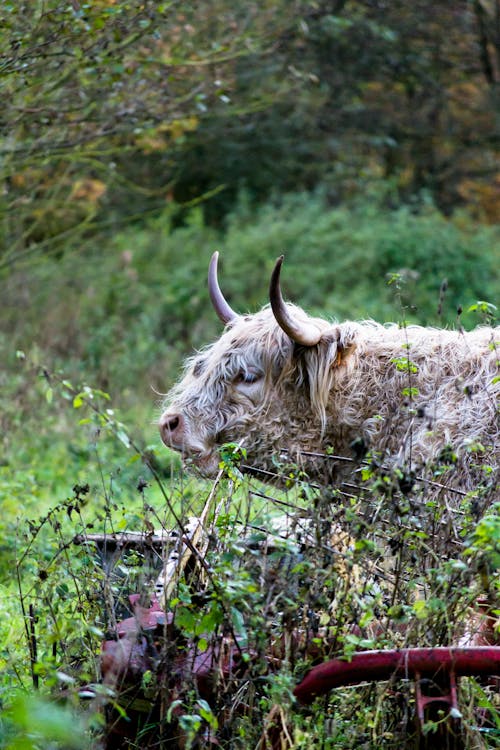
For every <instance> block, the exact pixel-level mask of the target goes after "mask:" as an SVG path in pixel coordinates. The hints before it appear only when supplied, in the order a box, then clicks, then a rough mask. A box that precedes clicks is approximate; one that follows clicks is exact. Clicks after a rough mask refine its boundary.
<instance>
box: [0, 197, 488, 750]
mask: <svg viewBox="0 0 500 750" xmlns="http://www.w3.org/2000/svg"><path fill="white" fill-rule="evenodd" d="M215 247H218V249H219V250H220V251H221V257H222V261H223V274H224V288H225V292H226V294H227V297H228V299H229V300H230V302H231V304H233V305H234V307H235V308H236V309H238V310H245V309H248V308H256V307H260V306H261V304H263V303H265V302H266V289H267V285H268V277H269V272H270V269H271V266H272V264H273V262H274V259H275V257H276V256H277V255H280V254H281V253H282V252H283V250H285V252H286V255H287V279H286V285H287V288H286V293H287V296H288V297H290V298H294V299H296V300H297V301H300V303H301V304H303V305H304V307H306V308H307V309H308V310H309V312H313V313H314V312H315V313H320V314H323V315H325V314H327V315H332V316H333V315H336V316H338V317H344V316H346V317H350V318H360V317H361V318H362V317H366V316H373V317H375V318H378V319H380V320H384V319H385V320H386V319H390V318H394V315H393V299H394V295H395V293H396V296H397V297H398V298H399V304H400V307H401V311H402V313H403V317H404V319H405V320H406V319H408V320H416V321H419V322H429V323H434V322H437V323H440V324H449V323H451V322H453V321H455V319H456V318H457V315H458V317H459V320H460V324H463V325H464V326H465V327H472V326H473V325H475V324H476V323H477V322H480V321H481V319H483V318H484V319H486V320H487V318H488V316H489V315H490V314H491V312H492V308H491V306H488V305H487V304H486V303H485V302H480V303H477V304H476V305H475V309H474V304H472V303H473V302H474V301H475V300H476V299H477V298H478V297H479V298H481V299H482V300H484V299H495V298H496V297H497V296H498V267H500V264H499V263H498V260H499V248H500V243H499V238H498V230H497V229H495V228H485V227H478V226H477V225H476V224H474V223H473V222H471V221H470V219H468V218H467V217H465V216H462V217H461V216H457V217H455V218H454V219H451V220H450V219H444V218H443V217H442V216H440V215H439V214H438V213H437V212H436V211H435V210H434V209H433V208H432V206H427V207H424V208H421V207H420V209H419V212H418V213H417V212H412V210H410V209H409V208H399V209H395V210H394V211H392V212H386V213H381V212H380V211H379V210H378V208H377V204H376V202H374V204H373V206H371V205H369V204H368V202H365V203H364V204H359V205H353V206H350V207H346V206H343V207H333V208H332V207H328V206H327V204H326V202H325V200H324V199H323V197H322V196H321V195H316V196H310V195H309V196H305V195H298V196H297V195H296V196H288V197H284V198H279V199H278V198H277V199H276V200H275V201H274V203H270V204H269V205H268V206H267V207H264V208H261V209H259V210H258V211H257V212H256V213H252V212H250V211H249V210H248V209H247V207H246V205H245V201H244V198H242V200H241V202H240V205H239V207H238V208H237V209H236V210H235V212H234V214H233V215H232V216H231V217H230V218H229V220H228V224H227V227H226V229H225V231H224V232H216V231H215V230H213V229H208V228H206V227H204V226H203V223H202V220H201V212H197V211H193V212H192V214H191V215H190V217H189V220H188V221H187V223H186V225H185V226H183V227H180V228H177V229H175V230H173V229H172V227H171V224H170V219H169V216H167V215H164V216H162V217H160V218H158V219H156V220H155V221H153V222H151V223H150V224H149V225H148V226H146V227H143V228H137V229H136V230H135V231H134V232H133V233H129V234H127V235H121V234H117V235H116V236H114V237H113V238H110V239H109V243H108V244H107V245H106V247H105V248H104V251H103V248H102V247H101V246H99V247H97V246H94V245H93V240H92V238H88V240H87V241H86V244H85V245H83V246H82V250H81V253H80V254H79V255H71V256H70V255H68V256H64V255H63V256H62V257H58V258H55V257H50V255H49V256H46V257H41V258H39V259H38V263H36V264H34V263H32V264H31V265H30V266H29V267H25V268H23V267H21V266H20V267H18V268H16V269H14V270H13V271H12V272H11V273H10V274H9V275H8V276H6V277H4V278H3V279H2V310H1V316H2V332H1V333H0V346H1V347H2V352H3V355H4V356H3V369H2V370H1V371H0V379H1V380H0V385H1V407H2V408H1V411H0V427H1V436H2V438H1V440H2V442H1V445H2V457H1V459H0V481H1V495H2V496H1V507H2V515H1V517H0V532H1V534H0V614H1V617H0V672H1V677H0V706H1V708H2V712H1V718H0V744H2V746H5V747H8V748H11V750H13V749H14V748H18V749H19V748H24V749H27V750H29V749H30V748H33V750H38V748H65V747H75V748H97V747H99V746H102V745H103V743H104V742H107V743H108V746H109V747H110V748H111V747H112V746H113V743H115V746H116V747H126V744H125V742H126V741H125V740H124V739H123V736H122V735H120V734H119V733H118V730H120V731H122V730H123V731H125V732H127V733H128V737H129V740H128V742H129V746H130V747H131V748H132V747H137V748H139V747H141V748H146V747H153V746H158V744H159V743H160V741H161V742H164V744H165V746H167V745H168V743H170V745H168V746H175V743H177V744H178V745H179V746H180V744H179V743H180V742H181V741H182V742H183V743H184V746H186V747H195V746H199V747H203V746H208V745H209V744H210V742H212V741H213V740H217V742H219V743H220V745H221V746H222V747H234V748H238V747H241V748H242V749H243V748H248V747H255V748H257V747H259V748H261V750H264V748H267V747H272V746H273V743H277V742H282V743H283V746H284V747H286V746H289V747H294V748H304V750H305V748H309V747H318V748H319V747H321V748H329V747H331V748H333V747H335V748H340V749H342V748H345V749H347V748H353V749H354V748H361V747H363V748H379V747H380V748H390V747H397V746H400V747H403V746H404V747H408V748H410V747H413V746H415V743H416V742H417V728H416V727H417V726H418V725H417V723H416V722H415V698H414V691H413V684H412V682H411V681H409V680H403V681H395V680H389V681H388V682H380V683H377V684H375V683H372V684H366V685H363V686H361V687H359V686H358V687H345V686H344V687H339V688H337V689H335V690H333V691H332V692H331V693H330V694H329V695H328V696H326V697H323V698H321V699H318V700H317V701H316V702H315V703H313V705H312V707H301V706H299V705H298V704H297V702H296V700H295V699H294V698H293V696H292V692H293V688H294V686H295V685H296V684H297V682H298V681H299V680H300V679H301V676H302V675H303V674H304V673H305V672H306V671H307V669H308V668H309V667H310V666H311V664H314V663H316V662H319V661H324V660H325V659H328V658H330V657H334V656H342V657H343V658H346V659H349V658H351V657H352V656H353V655H354V654H355V653H356V651H357V650H358V649H363V648H365V649H366V648H369V649H374V648H394V647H397V648H404V647H407V646H413V645H429V646H434V645H440V644H446V645H448V644H451V643H458V642H460V640H461V639H462V640H464V639H467V638H470V637H472V634H473V632H474V631H477V630H478V628H479V629H481V627H482V626H481V622H482V621H483V620H482V618H483V614H484V613H483V612H482V610H481V606H482V604H481V600H485V599H487V601H488V602H489V604H488V606H489V608H490V609H491V612H492V614H493V616H494V617H497V616H498V607H499V603H498V568H499V565H500V560H499V555H500V552H499V544H500V529H499V526H498V515H497V514H496V512H495V508H493V509H490V510H489V511H488V512H487V513H486V515H485V516H484V517H482V518H480V517H479V516H478V514H477V513H476V512H475V506H474V504H473V502H472V500H470V499H468V498H465V499H464V500H463V503H462V505H463V507H462V510H463V514H462V515H461V516H460V517H459V518H458V519H457V520H456V526H453V524H452V527H450V519H449V517H448V516H446V518H445V517H444V516H445V511H444V510H443V509H442V508H440V507H438V506H437V505H434V506H433V507H432V508H429V507H427V506H426V503H425V492H423V493H422V488H420V490H419V492H420V494H419V495H416V494H415V487H414V486H413V484H412V483H411V482H410V483H405V481H404V477H401V476H395V475H394V474H391V473H390V472H387V471H384V469H383V467H378V466H374V465H370V464H365V465H364V466H363V470H362V473H360V474H358V475H356V478H355V482H354V484H355V490H352V488H346V487H344V488H336V489H335V490H334V489H320V488H317V487H313V486H311V485H310V484H309V483H308V482H307V478H306V477H304V476H301V475H300V472H299V473H298V472H297V471H294V470H293V469H292V468H291V467H284V466H277V472H278V473H281V474H282V475H283V476H282V485H283V486H282V489H280V490H277V489H272V490H270V489H269V487H267V486H265V485H263V484H262V483H260V482H258V481H257V480H256V479H248V478H243V477H242V476H241V475H240V473H239V469H238V463H239V460H238V457H237V456H235V454H234V452H233V451H232V449H231V447H230V446H229V447H228V448H227V450H226V451H225V452H224V453H223V455H222V457H221V460H222V464H223V465H222V467H221V477H220V479H219V481H218V482H217V483H215V484H214V485H212V484H208V483H206V482H203V481H201V480H199V479H196V478H193V477H192V476H190V475H186V474H185V473H184V472H183V469H182V467H181V465H180V461H179V459H178V458H177V457H176V456H174V455H173V454H172V453H171V452H169V451H167V450H166V449H165V448H161V449H159V438H158V436H157V429H156V426H155V424H154V408H153V407H152V404H153V402H154V401H155V400H156V399H157V398H158V395H157V393H155V391H156V392H158V391H161V390H163V389H166V388H167V387H168V386H169V385H170V384H171V383H172V381H173V379H174V377H175V376H176V373H177V371H178V369H179V362H180V360H181V358H182V356H183V355H184V354H185V353H186V352H187V351H190V350H191V349H192V347H193V346H195V347H196V346H199V345H201V344H202V343H206V341H207V340H210V339H211V338H213V337H214V336H215V335H216V334H217V332H218V330H219V327H218V323H217V321H216V319H215V315H212V314H207V310H208V306H209V303H208V297H207V293H206V290H205V285H204V283H203V282H200V279H203V276H204V273H205V271H204V269H205V268H206V265H207V259H208V258H209V256H210V254H211V252H212V251H213V250H214V248H215ZM387 278H389V280H390V281H391V282H392V283H391V284H390V285H389V286H387V283H386V282H387ZM444 278H446V279H447V282H446V283H443V280H444ZM401 311H400V312H401ZM478 313H479V317H478ZM399 316H400V315H399ZM396 317H398V316H396ZM403 364H404V363H403ZM86 383H88V384H86ZM131 424H133V425H134V428H133V429H130V425H131ZM442 469H443V467H442V465H441V466H436V467H435V476H436V479H437V480H438V481H439V477H440V476H441V473H440V472H442ZM388 488H389V489H390V491H388ZM200 516H203V525H202V527H199V528H198V527H197V526H196V522H193V521H191V520H190V519H192V518H193V517H194V518H199V517H200ZM430 519H431V520H432V524H433V527H432V529H431V528H429V523H430ZM193 523H194V526H193ZM445 528H446V534H444V533H443V529H445ZM132 532H134V533H135V534H136V535H137V536H135V537H134V536H133V533H132ZM159 532H161V534H160V533H159ZM120 534H122V535H127V534H128V535H130V537H126V536H123V537H119V536H118V537H117V535H120ZM193 534H195V537H193ZM157 537H158V538H157ZM117 538H118V539H120V538H122V539H129V541H128V542H127V543H126V544H125V543H124V545H122V547H120V544H119V543H118V545H117V541H116V540H117ZM99 539H101V541H99ZM102 540H104V541H102ZM186 540H187V542H186ZM193 540H194V541H193ZM184 553H186V554H184ZM169 556H171V557H169ZM169 559H170V562H171V565H170V567H169V568H168V570H169V575H170V577H169V578H168V580H163V581H161V582H160V581H159V580H158V579H159V576H160V573H161V571H162V570H163V569H164V568H165V562H166V561H169ZM165 569H166V568H165ZM134 593H136V594H139V595H140V597H141V599H140V605H141V606H144V607H145V608H147V607H148V606H149V603H150V600H151V597H152V596H153V595H156V596H157V597H158V598H159V600H160V604H159V609H160V610H161V611H162V612H164V613H165V615H164V617H163V619H162V617H161V615H159V616H158V617H159V620H158V627H157V629H156V630H153V631H152V632H151V631H148V632H147V633H146V635H145V636H144V637H145V641H144V643H143V646H144V650H143V651H141V652H139V653H138V654H135V656H137V659H138V663H137V669H136V672H135V673H134V674H133V675H132V676H131V675H130V674H129V675H127V674H126V673H124V672H123V670H122V671H121V672H120V670H118V672H117V674H115V675H114V676H113V675H110V674H109V673H108V677H109V679H104V680H103V679H102V677H103V671H104V673H106V670H105V669H103V663H102V660H101V645H102V642H103V641H105V640H107V641H110V642H115V643H116V642H117V641H116V640H115V639H116V632H117V627H118V628H119V627H120V623H122V622H123V620H124V619H126V618H127V617H128V616H131V614H132V611H133V606H132V604H131V603H130V601H129V598H128V597H129V595H130V594H134ZM478 601H479V605H478ZM169 613H170V614H169ZM136 614H137V610H136ZM469 631H470V632H469ZM140 642H141V643H142V641H140ZM221 646H223V647H224V648H225V649H226V651H224V654H225V655H226V656H225V658H226V657H227V659H226V661H227V664H228V665H229V666H230V667H231V668H230V669H229V672H224V670H222V671H220V670H219V671H218V672H217V674H216V676H215V677H214V675H213V674H211V676H210V678H209V679H208V681H207V683H208V684H207V685H205V686H202V685H201V684H200V680H199V679H198V677H197V675H198V676H199V674H198V673H197V671H196V669H194V668H193V664H199V663H200V661H201V663H203V658H204V656H203V655H205V656H206V658H207V659H209V660H210V661H212V660H213V661H215V662H216V663H217V664H220V656H221V653H220V649H221ZM141 660H142V661H141ZM167 673H168V674H169V675H171V676H172V678H171V679H166V678H165V675H166V674H167ZM131 677H132V679H131ZM214 680H215V682H214ZM459 702H460V708H461V711H462V712H463V717H462V727H463V732H464V737H465V743H466V747H468V748H486V747H498V746H499V745H500V738H499V732H500V719H499V716H498V694H496V693H495V692H494V690H493V689H492V686H491V685H490V684H489V683H488V682H487V681H482V680H475V679H473V678H464V679H462V680H461V682H460V696H459ZM134 722H135V723H134ZM438 723H439V722H438ZM442 725H443V722H441V723H440V725H439V726H436V727H434V726H430V725H429V726H427V731H428V732H429V736H431V737H438V736H440V735H439V732H440V731H441V729H442ZM115 729H116V730H117V732H115V731H114V730H115ZM436 733H437V734H436ZM179 737H181V739H179ZM172 743H174V744H172ZM286 743H288V745H287V744H286ZM412 743H413V745H412ZM429 747H432V744H431V745H429Z"/></svg>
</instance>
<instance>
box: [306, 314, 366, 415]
mask: <svg viewBox="0 0 500 750" xmlns="http://www.w3.org/2000/svg"><path fill="white" fill-rule="evenodd" d="M354 348H355V344H354V341H353V337H352V336H346V335H345V332H344V331H343V330H342V328H341V327H340V326H338V327H332V329H331V330H330V331H328V332H325V333H324V334H323V335H322V337H321V339H320V340H319V342H318V343H317V344H316V345H315V346H311V347H301V351H300V353H299V352H297V354H298V355H299V357H300V359H301V362H302V369H303V371H305V372H304V374H305V377H304V381H305V382H307V384H308V387H309V397H310V401H311V406H312V408H313V410H314V411H316V413H317V414H318V416H319V417H320V419H321V421H322V422H323V423H324V420H325V419H326V408H327V404H328V400H329V397H330V392H331V390H332V388H333V387H334V383H335V381H336V380H337V378H338V377H339V374H340V373H339V368H340V369H341V368H343V367H344V366H345V365H347V363H348V361H349V358H350V356H351V354H352V352H353V351H354Z"/></svg>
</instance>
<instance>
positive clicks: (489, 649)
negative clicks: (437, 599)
mask: <svg viewBox="0 0 500 750" xmlns="http://www.w3.org/2000/svg"><path fill="white" fill-rule="evenodd" d="M452 674H453V675H455V676H466V675H469V676H472V675H477V676H480V675H500V646H478V647H470V648H458V647H457V648H454V647H439V648H405V649H395V650H388V651H361V652H359V653H356V654H354V655H353V657H352V659H351V661H345V660H343V659H332V660H331V661H327V662H325V663H324V664H319V665H318V666H317V667H313V668H312V669H311V670H310V671H309V672H308V673H307V675H306V676H305V677H304V679H303V680H302V681H301V682H300V683H299V684H298V685H297V686H296V688H295V690H294V695H295V697H296V698H297V700H299V701H300V702H301V703H304V704H307V703H311V702H312V701H313V700H314V698H316V697H317V696H319V695H324V694H325V693H327V692H329V691H330V690H332V689H333V688H336V687H341V686H342V685H356V684H357V683H360V682H366V681H372V680H387V679H389V678H390V677H392V676H394V677H399V678H409V679H417V680H419V681H420V680H421V679H422V678H432V679H434V680H438V681H440V679H442V680H443V681H445V682H448V680H449V676H450V675H452Z"/></svg>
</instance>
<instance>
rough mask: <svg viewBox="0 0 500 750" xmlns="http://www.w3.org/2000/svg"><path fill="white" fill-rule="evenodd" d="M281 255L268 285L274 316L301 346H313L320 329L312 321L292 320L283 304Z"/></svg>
mask: <svg viewBox="0 0 500 750" xmlns="http://www.w3.org/2000/svg"><path fill="white" fill-rule="evenodd" d="M283 257H284V256H283V255H280V257H279V258H278V260H277V261H276V265H275V266H274V270H273V273H272V276H271V284H270V286H269V299H270V301H271V307H272V310H273V313H274V317H275V318H276V321H277V323H278V325H279V326H280V328H282V329H283V330H284V332H285V333H286V334H288V336H290V338H291V339H292V341H295V342H296V343H297V344H302V346H315V345H316V344H317V343H318V341H319V340H320V338H321V331H320V330H319V329H318V327H317V326H315V325H314V324H313V323H310V324H309V323H307V322H305V321H299V320H294V319H293V317H292V316H291V315H290V312H289V310H288V308H287V306H286V304H285V301H284V299H283V295H282V294H281V287H280V272H281V265H282V263H283Z"/></svg>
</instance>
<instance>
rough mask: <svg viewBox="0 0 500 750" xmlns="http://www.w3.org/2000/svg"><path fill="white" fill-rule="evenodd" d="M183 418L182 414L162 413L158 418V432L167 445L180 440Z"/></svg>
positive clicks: (177, 442)
mask: <svg viewBox="0 0 500 750" xmlns="http://www.w3.org/2000/svg"><path fill="white" fill-rule="evenodd" d="M183 424H184V420H183V418H182V414H164V415H163V416H162V417H161V419H160V434H161V437H162V440H163V442H164V443H166V444H167V445H172V444H179V443H180V442H182V439H181V436H182V432H183Z"/></svg>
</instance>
